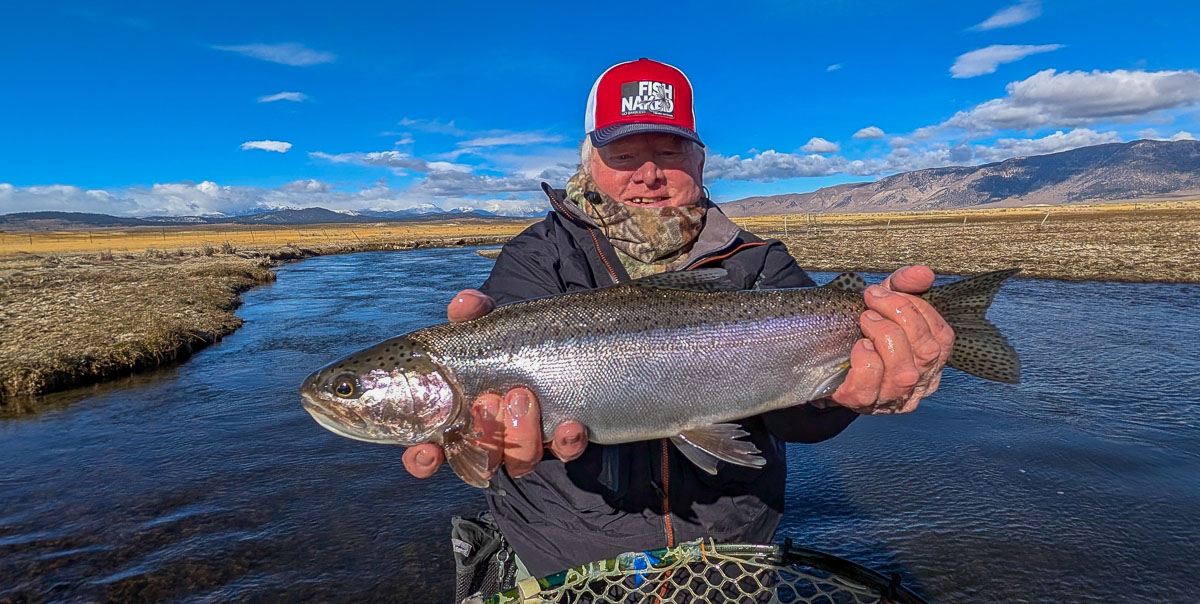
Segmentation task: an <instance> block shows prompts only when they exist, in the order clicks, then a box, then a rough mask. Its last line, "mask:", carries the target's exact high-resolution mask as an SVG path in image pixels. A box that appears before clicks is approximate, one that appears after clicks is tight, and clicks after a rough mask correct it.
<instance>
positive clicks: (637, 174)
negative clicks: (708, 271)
mask: <svg viewBox="0 0 1200 604" xmlns="http://www.w3.org/2000/svg"><path fill="white" fill-rule="evenodd" d="M585 131H586V133H587V136H586V138H585V140H584V141H583V144H582V147H581V160H582V162H581V166H580V170H579V172H578V173H576V174H575V175H574V176H573V177H571V179H570V181H568V183H567V189H566V190H565V191H555V190H551V189H550V188H549V187H548V186H546V185H543V188H544V189H545V191H546V194H547V196H548V197H549V200H550V203H551V206H552V209H553V211H552V212H550V214H549V215H547V217H546V219H545V220H543V221H542V222H540V223H538V224H535V225H533V226H531V227H529V228H528V229H526V230H525V231H524V232H523V233H521V234H520V235H518V236H517V237H515V238H513V239H512V240H511V241H510V242H509V243H508V244H507V245H505V246H504V250H503V252H502V253H501V254H500V256H499V258H498V259H497V261H496V265H495V267H494V268H493V270H492V273H491V276H490V277H489V278H488V280H487V281H486V282H485V283H484V284H483V285H482V287H481V288H480V291H474V290H465V291H463V292H460V293H459V294H458V295H457V296H456V297H455V298H454V300H453V301H452V302H451V303H450V305H449V307H448V309H447V314H448V316H449V318H450V320H451V321H464V320H470V319H473V318H477V317H479V316H482V315H483V314H486V313H487V312H489V311H490V310H491V309H492V308H493V307H494V306H495V305H496V304H504V303H509V302H514V301H517V300H521V299H526V298H532V297H539V296H548V295H555V294H560V293H566V292H573V291H582V290H586V289H590V288H595V287H603V286H607V285H611V284H613V283H617V282H621V281H626V280H628V279H630V278H636V277H639V276H644V275H649V274H654V273H658V272H663V271H669V270H689V269H693V268H697V267H701V266H703V267H721V268H724V269H725V270H726V271H727V272H728V275H729V278H730V279H731V280H733V281H734V282H735V283H737V284H738V285H740V286H741V287H743V288H746V289H751V288H778V287H805V286H811V285H814V283H813V281H812V280H811V279H810V278H809V277H808V275H807V274H806V273H805V272H804V271H803V270H801V269H800V268H799V267H798V266H797V265H796V263H795V261H794V260H793V259H792V257H791V256H790V255H788V253H787V250H786V249H785V248H784V246H783V244H782V243H780V242H779V241H774V240H772V241H763V240H761V239H759V238H757V237H755V236H754V235H752V234H750V233H748V232H746V231H742V230H741V229H739V228H738V227H737V226H736V225H735V224H733V223H732V222H731V221H730V220H729V219H727V218H726V217H725V216H724V215H723V214H721V212H720V210H718V209H717V207H716V206H715V205H714V204H713V203H712V202H711V201H709V200H708V199H707V196H706V194H705V190H704V187H703V180H702V179H703V176H702V175H703V168H704V151H703V147H702V145H701V142H700V138H699V136H698V134H697V132H696V128H695V116H694V114H693V111H692V88H691V84H690V83H689V82H688V80H687V78H686V76H684V75H683V73H682V72H680V71H679V70H677V69H675V68H674V67H671V66H669V65H665V64H663V63H658V62H655V61H650V60H648V59H640V60H638V61H632V62H628V63H621V64H619V65H615V66H613V67H611V68H609V69H608V70H607V71H605V72H604V74H602V75H601V76H600V78H599V79H597V81H596V83H595V85H594V86H593V87H592V91H591V94H590V95H589V99H588V109H587V117H586V119H585ZM932 283H933V274H932V272H930V271H929V269H928V268H925V267H908V268H906V269H901V270H899V271H897V272H896V273H894V274H893V275H891V276H890V277H889V278H888V279H887V280H886V281H885V282H884V283H883V285H882V286H873V287H871V288H869V289H868V290H867V291H866V292H865V293H864V298H865V300H866V303H867V306H868V307H869V309H870V310H868V311H866V312H864V313H863V315H862V317H861V320H860V324H861V327H862V331H863V334H864V335H865V336H866V337H865V338H864V339H862V340H860V341H859V342H858V343H857V344H856V345H855V346H854V348H853V351H852V352H851V357H850V362H851V369H850V372H849V374H848V375H847V376H846V380H845V382H844V383H843V384H842V385H841V386H840V387H839V388H838V389H837V390H836V391H835V392H834V394H833V395H832V397H831V399H832V400H826V401H817V402H814V403H811V404H801V405H798V406H796V407H791V408H788V409H783V410H779V411H774V412H770V413H766V414H763V415H760V416H756V417H752V418H749V419H747V420H744V421H742V422H740V423H741V424H742V426H743V428H744V429H745V430H746V431H747V432H748V433H749V436H747V437H746V439H747V440H749V441H751V442H753V443H754V444H755V445H756V446H757V447H758V449H759V450H761V451H762V454H763V456H764V457H765V458H766V460H767V464H766V465H765V466H764V467H763V468H761V469H752V468H745V467H741V466H734V465H730V464H722V465H721V467H720V470H719V472H718V473H717V475H716V476H711V475H708V474H706V473H705V472H704V471H702V470H700V469H698V468H696V467H695V466H693V464H692V463H691V462H690V461H688V460H687V459H685V458H684V457H683V456H682V454H680V453H679V452H678V451H676V450H675V449H674V448H673V447H672V446H669V445H668V443H667V441H666V440H663V441H653V442H638V443H628V444H624V445H612V446H606V445H594V444H593V445H590V446H589V445H588V444H587V428H586V426H582V425H580V424H578V423H576V422H568V423H567V424H565V425H563V426H560V427H559V428H557V429H556V430H555V432H554V434H552V435H543V434H542V431H541V424H540V413H539V411H538V405H537V400H536V397H535V396H534V394H533V393H532V392H530V391H529V390H528V389H525V388H514V389H512V390H510V391H509V392H507V393H503V395H501V394H500V393H495V394H486V395H483V396H481V397H480V398H479V399H478V400H476V401H475V404H474V410H475V416H476V422H477V423H476V425H477V426H480V427H481V428H482V432H483V435H482V436H481V439H480V442H481V444H482V445H483V446H485V447H487V448H489V450H491V451H493V460H492V461H493V462H494V466H493V467H495V468H497V470H496V472H495V473H494V475H493V477H492V479H493V482H494V483H497V484H498V486H499V487H500V488H501V489H502V490H503V491H504V492H505V493H506V494H505V495H503V496H498V495H494V494H490V493H489V494H488V496H487V498H488V503H489V507H490V508H491V510H492V513H493V516H494V517H495V519H496V521H497V523H498V524H499V525H500V528H501V529H502V530H503V532H504V535H505V537H506V538H507V539H508V541H509V542H510V543H511V544H512V546H513V548H514V549H515V550H516V553H517V555H518V557H519V558H520V559H521V561H522V562H523V563H524V565H525V566H526V567H527V568H528V570H529V572H530V573H531V574H532V575H534V576H542V575H546V574H550V573H553V572H556V571H559V570H562V569H564V568H569V567H571V566H575V565H578V564H582V563H584V562H588V561H591V560H596V559H602V558H607V557H611V556H613V555H616V554H618V553H621V552H625V551H634V550H643V549H653V548H658V547H663V546H668V545H674V544H675V543H678V542H680V541H686V540H690V539H695V538H698V537H702V536H703V537H713V538H715V539H716V540H718V541H725V542H769V541H771V540H772V539H773V537H774V532H775V528H776V526H777V524H778V522H779V518H780V516H781V515H782V513H783V507H784V502H783V492H784V482H785V480H786V477H787V464H786V458H785V446H784V443H785V442H809V443H811V442H818V441H821V440H825V439H827V438H831V437H833V436H835V435H836V434H838V433H840V432H841V431H842V430H843V429H844V428H845V427H846V426H847V425H849V423H850V422H851V421H853V420H854V418H856V417H857V416H858V415H859V414H863V413H906V412H909V411H912V410H913V409H915V408H916V406H917V404H918V403H919V402H920V400H921V399H922V398H924V397H925V396H928V395H929V394H930V393H932V392H933V391H934V390H936V389H937V385H938V380H939V378H940V374H941V370H942V366H943V365H944V364H945V362H946V360H947V359H948V358H949V354H950V349H951V347H952V345H953V341H954V334H953V332H952V330H951V329H950V327H949V326H947V325H946V323H945V321H943V320H942V318H941V317H940V316H939V315H938V314H937V312H936V311H934V310H933V309H932V308H931V307H930V306H929V305H928V304H926V303H925V302H924V301H923V300H921V299H919V298H916V297H914V296H912V295H909V294H916V293H920V292H922V291H924V290H926V289H928V288H929V287H930V286H931V285H932ZM698 395H702V394H700V393H698ZM543 436H545V438H546V440H547V441H548V446H549V449H550V451H551V453H553V456H546V457H543ZM403 458H404V465H405V467H406V468H407V469H408V471H409V472H410V473H412V474H413V475H414V476H417V477H421V478H424V477H428V476H430V475H432V474H433V472H435V471H436V470H437V468H438V466H439V465H440V464H441V463H442V461H443V460H444V456H443V454H442V451H441V449H440V448H439V447H437V446H434V445H429V444H425V445H418V446H415V447H410V448H409V449H408V450H407V451H406V452H405V453H404V457H403ZM568 462H569V463H568ZM613 465H615V466H616V468H615V470H616V474H617V476H618V477H619V480H618V481H616V484H615V486H614V485H613V484H612V483H606V482H605V481H604V480H601V479H600V476H601V473H602V472H604V471H606V470H609V469H612V468H611V467H610V466H613Z"/></svg>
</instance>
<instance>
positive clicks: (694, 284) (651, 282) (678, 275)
mask: <svg viewBox="0 0 1200 604" xmlns="http://www.w3.org/2000/svg"><path fill="white" fill-rule="evenodd" d="M614 287H646V288H649V289H682V290H686V291H697V292H721V291H737V290H739V289H741V288H740V287H738V286H737V284H735V283H734V282H733V281H730V280H729V273H728V272H726V270H725V269H723V268H699V269H696V270H694V271H667V272H665V273H658V274H657V275H650V276H648V277H642V278H640V279H634V280H633V281H626V282H624V283H618V284H617V285H615V286H614Z"/></svg>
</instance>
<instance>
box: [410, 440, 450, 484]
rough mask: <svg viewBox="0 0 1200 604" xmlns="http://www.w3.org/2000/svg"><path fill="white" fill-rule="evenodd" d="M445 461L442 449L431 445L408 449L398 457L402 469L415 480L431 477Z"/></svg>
mask: <svg viewBox="0 0 1200 604" xmlns="http://www.w3.org/2000/svg"><path fill="white" fill-rule="evenodd" d="M445 459H446V456H445V455H444V454H443V453H442V448H441V447H439V446H437V445H435V444H431V443H425V444H421V445H414V446H412V447H409V448H407V449H405V450H404V454H403V455H401V456H400V460H401V461H403V462H404V469H405V470H408V473H409V474H412V475H413V476H415V477H417V478H429V477H430V476H433V475H434V473H435V472H437V471H438V467H439V466H441V465H442V462H443V461H444V460H445Z"/></svg>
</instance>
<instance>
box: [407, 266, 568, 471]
mask: <svg viewBox="0 0 1200 604" xmlns="http://www.w3.org/2000/svg"><path fill="white" fill-rule="evenodd" d="M495 307H496V302H495V301H494V300H492V299H491V298H490V297H488V296H485V295H483V294H482V293H480V292H477V291H475V290H473V289H464V290H463V291H461V292H458V295H456V296H454V299H453V300H451V301H450V305H449V306H447V307H446V316H447V317H448V318H449V319H450V321H451V322H452V323H460V322H463V321H471V320H473V319H478V318H479V317H482V316H483V315H486V314H488V313H489V312H491V311H492V309H493V308H495ZM471 413H472V414H473V415H474V417H475V426H476V428H477V429H478V430H479V433H480V436H479V438H478V439H476V440H475V441H474V442H476V443H477V444H478V445H479V446H481V447H483V448H484V449H486V450H487V451H488V452H489V453H490V454H491V459H490V463H489V470H490V471H491V472H495V471H496V470H497V469H498V468H499V467H500V465H501V464H503V465H504V466H505V467H507V468H508V473H509V475H510V476H512V477H513V478H518V477H521V476H524V475H526V474H528V473H530V472H532V471H533V468H534V466H536V465H537V464H538V462H539V461H541V460H542V447H543V443H542V413H541V410H540V409H539V408H538V402H537V397H535V396H534V395H533V392H531V391H530V390H529V389H528V388H513V389H512V390H509V391H508V392H507V393H505V394H504V396H503V397H501V396H500V395H499V394H496V393H487V394H483V395H480V396H479V397H478V398H476V399H475V401H474V402H473V403H472V405H471ZM585 447H587V430H586V429H585V428H584V427H583V424H580V423H579V422H566V423H564V424H563V425H561V426H559V427H558V428H557V429H556V430H555V431H554V438H553V439H552V440H551V441H550V452H551V453H553V454H554V456H555V457H557V458H559V459H561V460H563V461H571V460H572V459H575V458H576V457H579V456H580V455H583V450H584V448H585ZM403 460H404V468H405V469H406V470H408V473H409V474H412V475H413V476H416V477H417V478H429V477H430V476H433V474H434V472H437V469H438V467H439V466H441V465H442V462H444V461H445V460H446V456H445V454H444V453H443V452H442V448H441V447H439V446H438V445H435V444H431V443H425V444H423V445H415V446H412V447H409V448H408V449H406V450H405V451H404V456H403Z"/></svg>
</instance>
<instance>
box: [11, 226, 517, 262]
mask: <svg viewBox="0 0 1200 604" xmlns="http://www.w3.org/2000/svg"><path fill="white" fill-rule="evenodd" d="M530 222H532V221H531V220H528V219H513V220H503V219H486V220H481V219H478V218H463V219H461V220H447V221H427V222H381V223H363V224H317V225H301V226H294V227H292V226H274V225H273V226H248V225H203V226H196V227H135V228H125V229H93V230H91V231H84V230H71V231H56V232H34V233H0V256H4V255H9V254H18V253H27V254H81V253H111V254H125V253H133V254H142V253H146V251H147V250H148V249H153V250H155V252H154V253H159V252H161V253H178V252H180V251H182V252H184V253H196V252H200V253H201V254H202V255H212V254H213V253H216V252H219V251H223V252H224V253H226V254H229V253H233V251H236V250H255V249H259V250H264V249H272V248H278V247H298V248H307V249H318V248H322V247H326V246H364V249H383V248H384V247H385V246H388V245H399V246H403V245H404V244H405V243H411V242H414V241H425V242H436V241H445V242H446V243H448V244H452V243H455V242H458V241H460V240H461V241H462V244H473V243H474V242H475V240H476V239H480V240H483V241H491V240H495V238H497V237H511V236H513V235H516V234H517V233H519V232H521V230H522V229H524V228H525V227H526V226H528V225H529V223H530ZM429 244H431V243H427V244H426V245H429ZM371 246H376V247H371Z"/></svg>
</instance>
